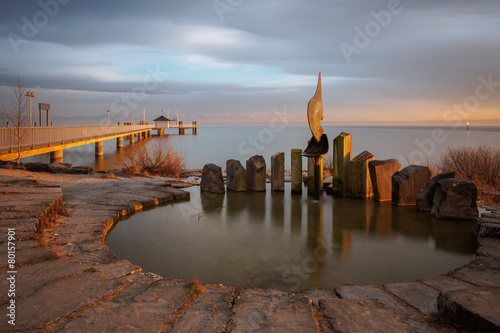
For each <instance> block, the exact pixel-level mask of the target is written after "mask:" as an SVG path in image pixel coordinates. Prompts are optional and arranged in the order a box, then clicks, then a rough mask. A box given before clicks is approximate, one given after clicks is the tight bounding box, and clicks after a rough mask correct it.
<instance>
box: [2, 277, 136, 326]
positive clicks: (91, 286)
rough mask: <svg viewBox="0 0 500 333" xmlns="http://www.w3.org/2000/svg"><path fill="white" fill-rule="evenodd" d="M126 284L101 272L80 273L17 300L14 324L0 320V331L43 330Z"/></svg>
mask: <svg viewBox="0 0 500 333" xmlns="http://www.w3.org/2000/svg"><path fill="white" fill-rule="evenodd" d="M128 283H129V281H127V279H126V278H119V279H109V278H107V277H106V275H104V274H103V273H81V274H79V275H77V276H75V277H73V278H70V279H66V280H62V281H58V282H55V283H51V284H48V285H46V286H44V287H43V288H41V289H39V290H38V291H36V292H35V293H34V294H32V295H30V296H29V297H26V298H21V299H16V307H17V308H18V309H19V310H18V311H17V314H16V325H15V326H10V325H8V324H7V322H6V321H5V320H2V321H0V331H5V332H8V331H13V330H28V329H37V328H42V327H43V326H45V325H47V324H49V323H51V322H53V321H55V320H58V319H59V318H61V317H63V316H66V315H69V314H71V313H72V312H74V311H77V310H79V309H81V308H83V307H84V306H86V305H89V304H91V303H92V302H94V301H95V300H96V299H98V298H99V297H101V296H104V295H106V294H107V293H109V292H111V291H113V290H115V289H116V288H118V287H120V286H124V285H126V284H128ZM26 309H29V311H26ZM6 311H7V309H6V307H2V311H1V312H0V315H1V316H2V318H6Z"/></svg>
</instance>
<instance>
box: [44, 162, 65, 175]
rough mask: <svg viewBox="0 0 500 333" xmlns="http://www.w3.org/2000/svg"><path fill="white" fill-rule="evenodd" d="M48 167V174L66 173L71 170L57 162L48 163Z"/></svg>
mask: <svg viewBox="0 0 500 333" xmlns="http://www.w3.org/2000/svg"><path fill="white" fill-rule="evenodd" d="M48 167H49V172H52V173H67V171H68V170H69V169H71V166H68V165H67V164H63V163H58V162H54V163H50V164H49V165H48Z"/></svg>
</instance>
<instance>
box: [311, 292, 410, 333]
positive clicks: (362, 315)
mask: <svg viewBox="0 0 500 333" xmlns="http://www.w3.org/2000/svg"><path fill="white" fill-rule="evenodd" d="M319 306H320V307H321V308H323V309H324V310H325V311H326V315H327V316H328V318H329V320H330V322H331V324H332V327H333V329H334V330H335V332H339V333H344V332H345V333H348V332H373V333H375V332H380V333H388V332H401V333H402V332H408V333H410V332H413V331H412V330H411V329H410V328H409V327H408V325H406V324H405V323H403V321H402V320H401V319H400V318H399V317H398V316H397V315H396V314H395V313H394V312H393V311H391V310H390V309H389V308H388V307H387V306H386V305H385V304H384V303H382V302H380V301H377V300H374V299H351V300H346V299H338V300H320V301H319Z"/></svg>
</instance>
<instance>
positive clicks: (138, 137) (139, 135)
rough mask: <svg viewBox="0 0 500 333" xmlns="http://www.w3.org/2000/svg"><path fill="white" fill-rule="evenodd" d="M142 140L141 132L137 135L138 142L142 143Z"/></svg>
mask: <svg viewBox="0 0 500 333" xmlns="http://www.w3.org/2000/svg"><path fill="white" fill-rule="evenodd" d="M141 140H142V133H141V132H139V133H137V141H138V142H141Z"/></svg>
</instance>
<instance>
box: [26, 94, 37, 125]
mask: <svg viewBox="0 0 500 333" xmlns="http://www.w3.org/2000/svg"><path fill="white" fill-rule="evenodd" d="M26 97H29V99H30V126H29V127H31V99H32V98H33V97H35V93H34V92H33V91H29V90H28V92H27V93H26Z"/></svg>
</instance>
